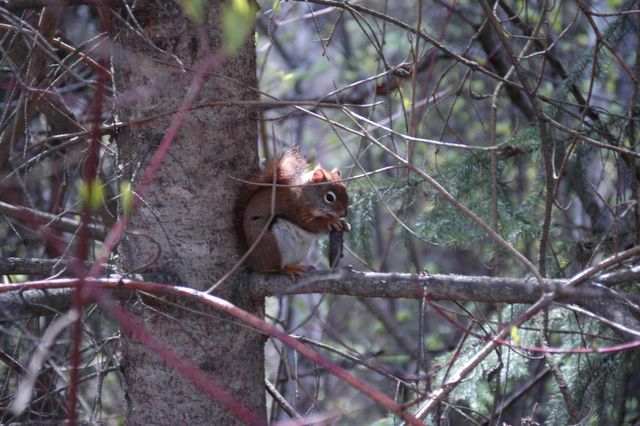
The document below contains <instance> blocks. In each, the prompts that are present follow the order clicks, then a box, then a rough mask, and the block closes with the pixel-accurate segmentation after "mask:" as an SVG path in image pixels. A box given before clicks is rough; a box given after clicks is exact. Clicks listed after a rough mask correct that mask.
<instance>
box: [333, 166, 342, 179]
mask: <svg viewBox="0 0 640 426" xmlns="http://www.w3.org/2000/svg"><path fill="white" fill-rule="evenodd" d="M331 174H332V175H335V176H337V177H338V179H340V178H341V177H342V172H341V171H340V169H338V168H337V167H336V168H335V169H333V170H331Z"/></svg>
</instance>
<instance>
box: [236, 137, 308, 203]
mask: <svg viewBox="0 0 640 426" xmlns="http://www.w3.org/2000/svg"><path fill="white" fill-rule="evenodd" d="M306 169H307V160H305V158H304V156H303V155H302V154H301V153H300V151H299V150H298V149H297V148H291V149H289V150H287V151H285V152H284V153H282V154H280V156H278V157H277V158H275V159H273V160H271V161H270V162H269V163H268V164H267V165H266V167H265V168H264V170H262V172H260V174H259V175H258V176H256V177H254V178H253V179H250V182H251V183H257V184H265V183H276V184H278V185H292V184H295V183H296V180H297V178H298V177H299V176H301V175H302V174H303V173H304V172H305V171H306ZM274 178H275V182H274ZM251 183H249V184H247V186H246V190H245V194H246V195H247V197H248V198H247V199H250V198H251V196H253V194H255V193H256V192H258V191H259V190H260V189H262V188H265V186H261V185H251Z"/></svg>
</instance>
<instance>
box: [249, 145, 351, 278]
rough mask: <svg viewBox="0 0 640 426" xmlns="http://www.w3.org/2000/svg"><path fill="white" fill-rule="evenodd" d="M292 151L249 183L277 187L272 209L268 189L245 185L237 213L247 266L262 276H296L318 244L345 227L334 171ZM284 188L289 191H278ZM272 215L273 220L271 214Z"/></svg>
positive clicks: (343, 197)
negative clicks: (313, 164) (249, 249)
mask: <svg viewBox="0 0 640 426" xmlns="http://www.w3.org/2000/svg"><path fill="white" fill-rule="evenodd" d="M308 166H309V165H308V163H307V161H306V160H305V158H304V157H303V156H302V154H300V152H299V151H298V150H295V149H293V150H289V151H286V152H285V153H284V154H282V155H280V157H278V158H276V159H275V160H273V161H272V162H271V163H269V164H268V165H267V166H266V167H265V169H264V170H263V171H262V172H261V173H260V174H259V175H258V176H256V177H255V178H254V179H251V182H252V183H257V184H272V183H274V178H275V183H276V184H277V185H278V186H276V187H275V200H274V201H275V202H274V203H273V209H272V195H273V191H274V187H273V186H267V185H262V186H259V185H252V184H248V186H247V188H246V192H245V194H244V196H245V200H246V204H245V205H244V207H243V210H242V232H243V235H244V239H245V242H246V244H247V247H251V246H252V245H253V244H254V243H255V241H256V240H257V239H258V237H259V236H260V234H261V233H262V232H263V230H264V229H265V227H266V228H267V229H266V231H265V233H264V235H263V236H262V238H261V239H260V241H259V242H258V244H257V245H256V247H255V248H254V249H253V251H252V252H251V253H250V254H249V257H248V258H247V264H248V265H249V266H250V267H251V268H253V269H255V270H257V271H262V272H284V273H287V274H289V275H290V276H292V277H296V276H301V275H303V274H304V273H306V272H307V271H309V270H310V269H313V267H314V266H313V265H309V264H307V263H308V262H309V259H308V258H309V256H310V254H311V252H312V250H313V248H314V246H315V243H316V241H317V240H318V239H319V238H322V237H323V236H325V235H326V234H327V233H328V232H329V231H331V230H337V231H341V230H343V228H344V227H345V226H346V225H345V223H346V222H344V221H342V220H341V218H342V217H345V216H346V215H347V207H348V205H349V195H348V194H347V187H346V185H345V184H344V182H343V181H342V180H341V174H340V171H339V170H334V171H327V170H325V169H323V168H321V167H319V166H318V167H316V168H315V169H314V170H313V171H307V168H308ZM282 185H290V186H282ZM272 213H273V214H272Z"/></svg>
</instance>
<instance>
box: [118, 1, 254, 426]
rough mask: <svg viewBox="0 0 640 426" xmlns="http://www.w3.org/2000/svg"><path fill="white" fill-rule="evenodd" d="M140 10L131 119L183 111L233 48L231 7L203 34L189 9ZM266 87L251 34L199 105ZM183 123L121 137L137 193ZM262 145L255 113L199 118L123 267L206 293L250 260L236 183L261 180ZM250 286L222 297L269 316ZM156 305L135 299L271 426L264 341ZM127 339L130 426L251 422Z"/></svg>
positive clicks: (129, 44)
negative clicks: (209, 57) (243, 256)
mask: <svg viewBox="0 0 640 426" xmlns="http://www.w3.org/2000/svg"><path fill="white" fill-rule="evenodd" d="M137 4H138V5H139V6H138V7H137V8H136V9H134V10H133V16H134V17H135V22H134V20H132V16H131V15H130V14H128V13H125V12H123V16H125V15H126V16H125V21H121V22H118V23H117V24H116V25H117V27H116V35H115V36H116V37H115V46H114V49H113V51H114V56H113V61H114V80H115V93H116V94H117V95H116V96H117V99H116V102H117V109H118V112H119V114H120V116H121V117H123V118H125V117H126V119H128V120H135V119H138V118H141V117H151V116H154V115H156V114H165V113H171V112H175V111H177V110H178V108H179V105H180V104H181V102H182V100H183V96H184V95H185V93H187V88H188V85H189V83H190V81H191V79H192V76H193V74H194V70H196V69H198V66H199V65H200V64H201V63H202V58H203V56H204V55H203V51H205V50H209V51H211V52H216V51H219V49H220V47H221V35H220V32H219V28H220V23H219V14H218V12H219V9H220V5H221V2H218V1H213V2H210V3H209V4H208V6H207V8H208V10H207V12H206V17H205V23H204V25H203V27H202V28H200V29H199V28H198V27H197V26H196V25H194V24H193V23H192V22H191V21H189V20H188V19H187V18H186V17H185V16H184V14H183V13H182V11H181V9H180V8H179V6H178V5H177V2H165V1H160V0H155V1H146V2H141V3H140V2H138V3H137ZM204 44H206V45H204ZM183 66H184V69H183V68H182V67H183ZM223 76H227V77H229V78H224V77H223ZM254 87H256V68H255V46H254V42H253V40H252V37H249V40H248V41H247V43H246V44H245V46H244V47H243V48H242V49H241V50H240V52H238V54H237V55H235V56H232V57H228V58H225V60H224V61H222V62H220V63H219V64H218V65H217V66H216V67H215V69H214V70H213V72H212V73H210V74H209V75H208V76H207V77H206V81H205V83H204V85H203V86H202V88H201V89H200V90H199V93H198V97H197V100H196V102H198V103H200V102H207V101H218V100H227V101H236V100H237V101H243V100H255V99H256V95H255V92H254V91H253V90H252V89H251V88H254ZM132 100H133V102H132ZM171 118H172V114H169V115H159V116H158V118H157V119H155V120H152V121H150V122H146V123H145V124H142V125H139V126H135V127H130V128H127V129H125V131H123V132H122V133H121V134H120V135H118V152H119V160H120V163H121V164H122V165H123V166H124V173H125V178H126V179H129V180H131V181H132V182H133V184H134V188H135V185H136V184H139V183H140V179H141V176H142V175H143V174H144V171H145V169H146V168H147V166H148V165H149V162H150V159H151V157H152V155H153V154H154V152H155V151H156V149H157V147H158V145H159V143H160V141H161V140H162V138H163V136H164V134H165V131H166V130H167V128H168V127H169V122H170V120H171ZM256 137H257V134H256V121H255V118H254V115H253V113H252V111H251V110H250V109H248V108H247V107H242V106H236V105H233V102H230V103H229V104H228V105H226V106H223V107H216V108H211V109H204V108H201V109H197V110H193V111H190V112H189V113H188V115H187V118H186V120H185V122H184V123H183V125H182V127H181V129H180V132H179V133H178V136H177V138H176V140H175V141H174V143H173V145H172V146H171V148H170V149H169V151H168V155H167V156H166V157H165V158H164V161H163V163H162V166H161V168H160V169H159V171H158V173H157V175H156V177H155V178H154V180H153V184H152V185H151V187H150V189H149V191H148V192H147V193H146V194H144V195H143V203H142V206H141V208H140V209H139V210H138V211H137V212H136V214H135V215H134V217H133V219H132V223H131V225H130V228H134V229H136V230H137V231H139V233H138V235H127V236H126V237H125V239H124V240H123V241H122V242H121V243H120V247H119V251H118V252H119V256H120V259H121V262H122V265H121V266H122V268H123V270H125V271H126V270H132V269H135V268H137V267H139V266H140V265H145V264H147V263H148V262H149V260H150V259H154V258H155V257H156V256H158V258H157V260H155V261H154V262H152V264H151V265H149V266H148V267H147V268H145V270H144V271H142V275H143V277H144V278H145V279H151V280H154V281H162V282H166V283H173V284H188V285H189V286H192V287H194V288H197V289H199V290H203V289H206V288H207V287H208V286H210V284H211V282H212V281H215V280H216V279H218V278H220V277H222V276H223V274H224V273H225V272H226V271H228V270H229V269H230V268H231V267H232V265H233V264H234V263H235V262H236V261H237V259H238V258H239V250H238V246H239V244H238V242H237V239H236V233H235V230H234V220H233V218H234V211H233V210H234V200H235V199H236V195H237V194H238V192H239V184H238V183H237V182H236V181H234V180H232V179H230V178H229V176H234V177H239V178H243V179H247V178H248V177H250V176H251V175H252V174H253V173H254V172H255V167H256V166H257V147H256ZM158 245H159V246H160V247H161V250H160V252H158V249H157V246H158ZM241 285H242V284H241V282H240V281H239V280H238V279H235V280H234V279H232V280H230V281H228V282H226V284H225V286H223V287H222V288H221V289H220V290H219V291H218V292H217V293H216V295H218V296H221V297H225V298H227V299H230V300H231V301H232V302H233V303H234V304H236V305H238V306H240V307H242V308H243V309H245V310H247V311H249V312H251V313H253V314H257V315H263V305H264V298H262V297H259V298H257V299H253V300H252V299H250V297H249V295H248V293H243V292H242V291H241V290H240V288H241ZM146 302H147V301H146V300H145V301H144V302H143V301H141V300H140V299H137V300H132V301H130V302H129V308H130V310H131V312H132V313H133V314H134V315H135V316H136V318H137V320H138V321H139V323H141V324H142V325H144V326H145V327H146V329H147V330H149V331H151V332H152V333H153V334H154V336H155V337H156V338H157V339H159V340H160V341H161V342H163V343H164V344H165V345H167V346H169V347H171V348H172V350H173V351H175V352H176V353H177V354H178V355H179V356H180V357H182V358H183V359H185V360H188V361H189V362H191V363H193V364H195V365H197V366H199V367H200V369H201V370H202V371H203V372H204V374H206V375H207V376H208V377H210V378H212V379H213V381H214V382H215V383H217V384H218V385H221V386H222V387H223V388H225V389H226V390H227V391H229V392H231V393H232V395H233V396H234V397H235V399H236V401H237V402H239V403H240V404H242V405H243V406H244V407H245V408H247V409H249V410H250V411H251V412H252V413H253V414H254V415H256V416H258V418H260V419H265V413H266V409H265V393H264V364H263V337H262V336H261V335H259V334H258V333H256V332H254V331H251V330H248V329H246V328H243V327H240V326H238V325H237V323H236V322H235V321H233V320H230V319H229V318H226V317H223V316H222V315H220V314H218V313H212V314H213V317H214V318H211V317H210V316H202V315H198V314H195V313H193V312H190V311H187V310H184V309H177V308H175V307H172V305H170V304H162V305H157V306H148V305H147V303H146ZM216 318H217V319H216ZM122 340H123V345H122V351H123V374H124V377H125V378H126V382H127V383H126V398H127V403H128V411H127V423H128V424H130V425H148V424H154V425H163V424H166V425H169V424H171V425H173V424H189V425H198V424H208V425H211V424H219V425H233V424H240V420H239V419H238V418H237V417H236V416H235V415H234V414H233V413H232V412H230V411H229V410H228V409H227V408H225V407H224V406H222V405H221V404H219V403H217V402H215V401H211V400H210V398H209V397H208V396H206V395H204V394H203V393H202V392H200V391H199V390H198V389H197V388H196V387H195V386H193V385H192V384H191V383H190V382H189V381H188V380H186V379H185V378H184V377H182V376H181V375H180V374H178V373H177V372H176V371H175V370H174V369H173V368H172V367H171V366H169V365H167V364H165V363H164V362H162V361H161V360H160V359H159V358H158V357H157V356H156V354H154V353H153V351H150V350H149V348H147V347H146V346H145V345H143V344H141V343H139V342H138V341H136V340H135V339H134V338H133V337H132V336H130V335H128V334H126V333H123V339H122Z"/></svg>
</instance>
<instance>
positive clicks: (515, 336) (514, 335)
mask: <svg viewBox="0 0 640 426" xmlns="http://www.w3.org/2000/svg"><path fill="white" fill-rule="evenodd" d="M511 340H513V343H515V344H516V345H519V344H520V340H521V339H520V330H518V327H511Z"/></svg>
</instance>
